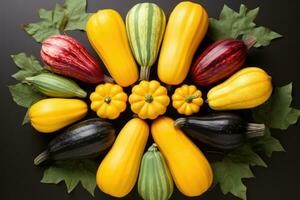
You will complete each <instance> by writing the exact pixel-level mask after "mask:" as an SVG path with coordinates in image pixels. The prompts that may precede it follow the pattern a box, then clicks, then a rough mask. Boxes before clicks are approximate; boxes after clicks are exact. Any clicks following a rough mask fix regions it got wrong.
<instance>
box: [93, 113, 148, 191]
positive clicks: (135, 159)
mask: <svg viewBox="0 0 300 200" xmlns="http://www.w3.org/2000/svg"><path fill="white" fill-rule="evenodd" d="M148 135H149V127H148V125H147V123H146V122H144V121H143V120H141V119H138V118H134V119H132V120H130V121H129V122H127V124H126V125H125V126H124V127H123V129H122V130H121V132H120V133H119V135H118V137H117V139H116V141H115V143H114V145H113V147H112V148H111V150H110V151H109V153H108V154H107V155H106V156H105V158H104V160H103V161H102V162H101V164H100V166H99V168H98V171H97V175H96V179H97V185H98V187H99V188H100V189H101V190H102V191H103V192H104V193H106V194H109V195H111V196H114V197H124V196H125V195H127V194H128V193H129V192H130V191H131V190H132V188H133V187H134V185H135V182H136V181H137V178H138V172H139V168H140V162H141V159H142V156H143V153H144V149H145V146H146V143H147V139H148Z"/></svg>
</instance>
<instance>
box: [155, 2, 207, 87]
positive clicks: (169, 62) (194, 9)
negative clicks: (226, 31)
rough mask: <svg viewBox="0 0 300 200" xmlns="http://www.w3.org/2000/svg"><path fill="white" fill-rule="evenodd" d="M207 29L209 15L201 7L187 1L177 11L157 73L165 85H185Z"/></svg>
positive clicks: (167, 32)
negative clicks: (184, 81)
mask: <svg viewBox="0 0 300 200" xmlns="http://www.w3.org/2000/svg"><path fill="white" fill-rule="evenodd" d="M207 28H208V15H207V12H206V10H205V9H204V8H203V7H202V6H201V5H200V4H197V3H193V2H189V1H184V2H181V3H179V4H178V5H177V6H176V7H175V8H174V10H173V11H172V13H171V15H170V18H169V21H168V24H167V27H166V31H165V35H164V38H163V42H162V47H161V51H160V55H159V60H158V68H157V73H158V77H159V79H160V80H161V81H162V82H164V83H166V84H168V85H179V84H180V83H182V82H183V80H184V79H185V78H186V76H187V74H188V71H189V69H190V65H191V62H192V59H193V56H194V54H195V51H196V49H197V48H198V46H199V44H200V42H201V41H202V39H203V38H204V36H205V34H206V31H207Z"/></svg>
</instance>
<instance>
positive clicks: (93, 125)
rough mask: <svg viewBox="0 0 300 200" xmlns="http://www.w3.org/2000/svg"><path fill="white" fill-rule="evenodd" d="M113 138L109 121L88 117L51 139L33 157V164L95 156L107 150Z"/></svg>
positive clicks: (113, 130) (112, 130) (113, 133)
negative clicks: (44, 148)
mask: <svg viewBox="0 0 300 200" xmlns="http://www.w3.org/2000/svg"><path fill="white" fill-rule="evenodd" d="M115 138H116V135H115V129H114V128H113V127H112V125H111V124H110V123H108V122H106V121H102V120H100V119H99V118H94V119H88V120H85V121H82V122H80V123H78V124H75V125H73V126H71V127H70V128H68V129H67V130H66V131H65V132H63V133H62V134H60V135H58V136H56V137H55V138H54V139H52V140H51V141H50V143H49V144H48V148H47V149H46V150H45V151H43V152H42V153H41V154H40V155H38V156H37V157H36V158H35V159H34V164H35V165H39V164H41V163H43V162H46V161H58V160H70V159H82V158H90V157H95V156H97V155H99V154H100V153H101V152H104V151H106V150H108V148H109V147H110V146H111V145H112V144H113V142H114V141H115Z"/></svg>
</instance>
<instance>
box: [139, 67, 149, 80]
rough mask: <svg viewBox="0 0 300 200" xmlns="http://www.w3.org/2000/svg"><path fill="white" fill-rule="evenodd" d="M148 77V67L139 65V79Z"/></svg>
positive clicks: (147, 78)
mask: <svg viewBox="0 0 300 200" xmlns="http://www.w3.org/2000/svg"><path fill="white" fill-rule="evenodd" d="M149 77H150V67H141V72H140V80H145V81H148V80H149Z"/></svg>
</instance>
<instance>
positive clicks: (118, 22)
mask: <svg viewBox="0 0 300 200" xmlns="http://www.w3.org/2000/svg"><path fill="white" fill-rule="evenodd" d="M86 32H87V36H88V38H89V41H90V43H91V44H92V46H93V48H94V49H95V50H96V52H97V53H98V55H99V56H100V57H101V59H102V61H103V63H104V64H105V66H106V68H107V70H108V71H109V73H110V75H111V76H112V77H113V79H114V80H115V81H116V82H117V83H118V85H121V86H123V87H127V86H129V85H131V84H133V83H135V82H136V81H137V80H138V77H139V74H138V68H137V65H136V63H135V60H134V58H133V55H132V53H131V50H130V45H129V42H128V39H127V33H126V28H125V23H124V21H123V19H122V17H121V16H120V14H119V13H118V12H117V11H115V10H112V9H104V10H99V11H98V12H97V13H95V14H93V15H92V16H91V17H90V18H89V20H88V22H87V25H86Z"/></svg>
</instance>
